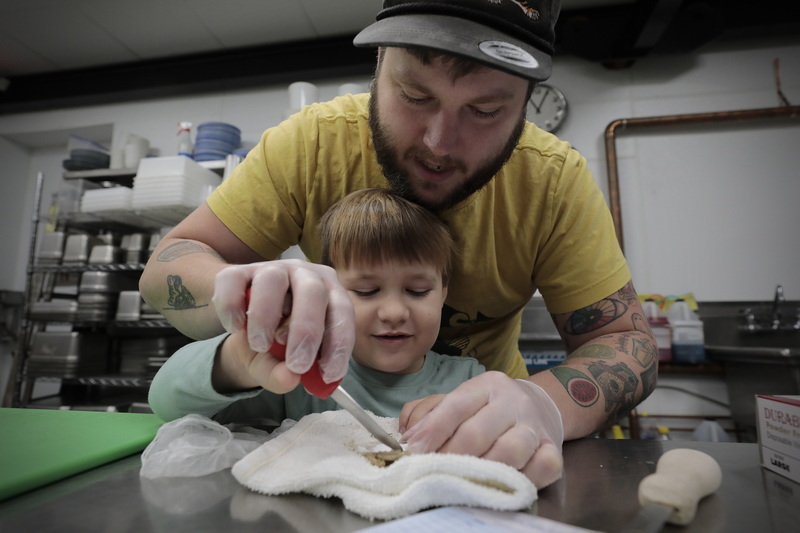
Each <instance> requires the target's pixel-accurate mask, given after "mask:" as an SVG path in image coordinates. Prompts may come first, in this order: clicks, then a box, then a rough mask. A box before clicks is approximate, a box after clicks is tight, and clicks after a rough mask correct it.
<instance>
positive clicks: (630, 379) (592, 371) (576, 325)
mask: <svg viewBox="0 0 800 533" xmlns="http://www.w3.org/2000/svg"><path fill="white" fill-rule="evenodd" d="M553 319H554V320H555V321H556V324H557V326H559V330H560V331H562V335H563V336H564V339H565V341H566V342H567V346H568V349H569V355H568V356H567V359H566V361H565V362H564V363H563V364H562V365H560V366H557V367H554V368H552V369H550V373H551V374H552V375H553V376H554V377H555V378H556V379H557V380H558V381H559V382H560V383H561V385H562V386H563V387H564V389H565V390H566V391H567V394H568V395H569V397H570V398H571V399H572V400H573V401H574V402H575V403H576V404H577V405H579V406H581V407H584V408H590V409H598V408H602V412H603V422H602V423H600V424H598V427H597V429H601V428H604V427H609V426H611V425H613V424H614V423H616V422H617V420H619V419H620V418H621V417H624V416H625V415H627V414H628V413H629V412H630V411H631V410H632V409H633V408H634V407H635V406H636V405H637V404H639V403H640V402H641V401H642V400H643V399H644V398H646V397H647V396H649V395H650V393H652V392H653V389H654V388H655V386H656V379H657V373H658V352H657V349H656V345H655V341H654V339H653V337H652V333H651V332H650V328H649V326H648V324H647V321H646V320H645V319H644V316H643V314H642V310H641V305H640V304H639V301H638V298H637V296H636V293H635V291H634V290H633V287H632V285H631V284H630V283H628V284H627V285H626V286H625V287H623V288H622V289H620V290H619V291H618V292H616V293H614V294H613V295H611V296H609V297H608V298H604V299H603V300H600V301H599V302H596V303H594V304H592V305H590V306H588V307H585V308H583V309H579V310H577V311H575V312H573V313H566V314H563V315H557V316H554V317H553ZM640 385H641V387H640Z"/></svg>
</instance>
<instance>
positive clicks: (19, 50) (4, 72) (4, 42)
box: [0, 32, 58, 76]
mask: <svg viewBox="0 0 800 533" xmlns="http://www.w3.org/2000/svg"><path fill="white" fill-rule="evenodd" d="M57 68H58V65H56V64H55V63H53V62H51V61H48V60H47V59H45V58H44V57H42V56H40V55H39V54H37V53H36V52H34V51H32V50H31V49H30V48H28V47H27V46H23V45H22V44H20V43H19V42H17V41H16V40H15V39H13V38H12V37H9V36H8V35H5V34H4V33H2V32H0V76H10V75H12V74H33V73H35V72H40V71H43V70H53V69H57Z"/></svg>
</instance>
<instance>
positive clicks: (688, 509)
mask: <svg viewBox="0 0 800 533" xmlns="http://www.w3.org/2000/svg"><path fill="white" fill-rule="evenodd" d="M721 483H722V470H721V469H720V467H719V464H718V463H717V462H716V461H715V460H714V458H713V457H711V456H710V455H708V454H706V453H703V452H701V451H699V450H691V449H689V448H675V449H673V450H669V451H668V452H666V453H664V454H663V455H662V456H661V457H660V458H659V459H658V463H656V471H655V473H653V474H650V475H649V476H647V477H645V478H644V479H642V481H641V482H640V483H639V503H640V504H641V508H640V509H639V512H638V513H637V515H636V516H635V517H634V518H633V519H632V520H631V521H630V522H629V523H628V524H627V525H626V527H625V528H624V529H623V530H622V533H655V532H656V531H660V530H661V528H662V527H663V526H664V524H665V523H670V524H675V525H679V526H685V525H687V524H689V523H690V522H691V521H692V520H693V519H694V516H695V513H696V512H697V505H698V503H699V502H700V500H702V499H703V498H705V497H706V496H708V495H710V494H712V493H714V492H716V490H717V489H718V488H719V486H720V484H721Z"/></svg>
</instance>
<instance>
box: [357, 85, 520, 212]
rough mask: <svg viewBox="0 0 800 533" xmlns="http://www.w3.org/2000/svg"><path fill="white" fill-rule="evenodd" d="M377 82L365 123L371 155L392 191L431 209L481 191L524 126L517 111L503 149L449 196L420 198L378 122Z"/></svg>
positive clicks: (437, 209) (371, 93)
mask: <svg viewBox="0 0 800 533" xmlns="http://www.w3.org/2000/svg"><path fill="white" fill-rule="evenodd" d="M376 86H377V81H373V82H372V86H371V87H370V98H369V126H370V130H371V131H372V143H373V145H374V146H375V155H376V157H377V159H378V164H380V166H381V169H383V174H384V176H386V179H387V181H388V182H389V188H390V189H391V190H392V192H393V193H394V194H396V195H398V196H400V197H402V198H405V199H406V200H410V201H412V202H414V203H416V204H419V205H421V206H423V207H425V208H427V209H429V210H431V211H442V210H445V209H449V208H450V207H453V206H455V205H456V204H458V203H459V202H461V201H463V200H466V199H467V198H469V197H470V196H471V195H472V194H473V193H475V192H478V191H479V190H481V189H482V188H483V187H484V186H485V185H486V184H487V183H489V182H490V181H491V180H492V178H493V177H494V176H495V174H497V173H498V172H499V171H500V169H501V168H502V167H503V165H505V164H506V161H508V159H509V158H510V157H511V154H513V153H514V148H516V146H517V143H518V142H519V139H520V137H521V136H522V132H523V130H524V129H525V113H521V114H520V119H519V121H518V122H517V125H516V126H515V127H514V131H513V132H511V135H510V136H509V138H508V142H507V143H506V145H505V146H504V147H503V149H502V150H501V151H500V152H499V153H498V154H497V155H496V156H495V157H493V158H491V159H489V160H487V161H485V162H484V163H483V164H482V165H481V166H480V167H479V168H478V169H477V170H476V171H475V172H474V173H473V174H472V175H471V176H469V177H468V178H467V179H466V180H465V181H464V182H463V183H461V184H460V185H459V186H458V187H457V188H456V189H454V190H453V191H452V192H451V193H450V195H449V196H447V197H446V198H442V199H441V200H439V201H437V202H430V201H427V200H425V199H423V198H422V197H421V196H420V195H419V194H418V193H417V192H416V191H415V190H414V188H413V187H412V185H411V183H410V180H409V178H408V173H407V172H406V171H405V170H403V169H402V168H401V167H400V164H399V157H400V156H399V154H398V153H397V149H396V146H395V143H394V140H393V139H392V138H391V135H390V134H389V133H388V132H387V131H386V129H385V128H384V127H383V125H382V124H381V119H380V116H379V113H378V98H377V96H378V95H377V89H376Z"/></svg>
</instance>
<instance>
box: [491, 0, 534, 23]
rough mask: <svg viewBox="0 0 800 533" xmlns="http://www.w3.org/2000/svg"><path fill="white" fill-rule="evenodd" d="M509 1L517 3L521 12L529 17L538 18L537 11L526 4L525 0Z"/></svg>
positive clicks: (498, 0)
mask: <svg viewBox="0 0 800 533" xmlns="http://www.w3.org/2000/svg"><path fill="white" fill-rule="evenodd" d="M509 1H510V2H512V3H514V4H517V7H519V8H520V9H521V10H522V12H523V13H525V15H527V17H528V18H529V19H533V20H539V11H538V10H537V9H534V8H532V7H531V6H530V5H528V2H527V0H509ZM489 3H492V4H501V3H503V0H489Z"/></svg>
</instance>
